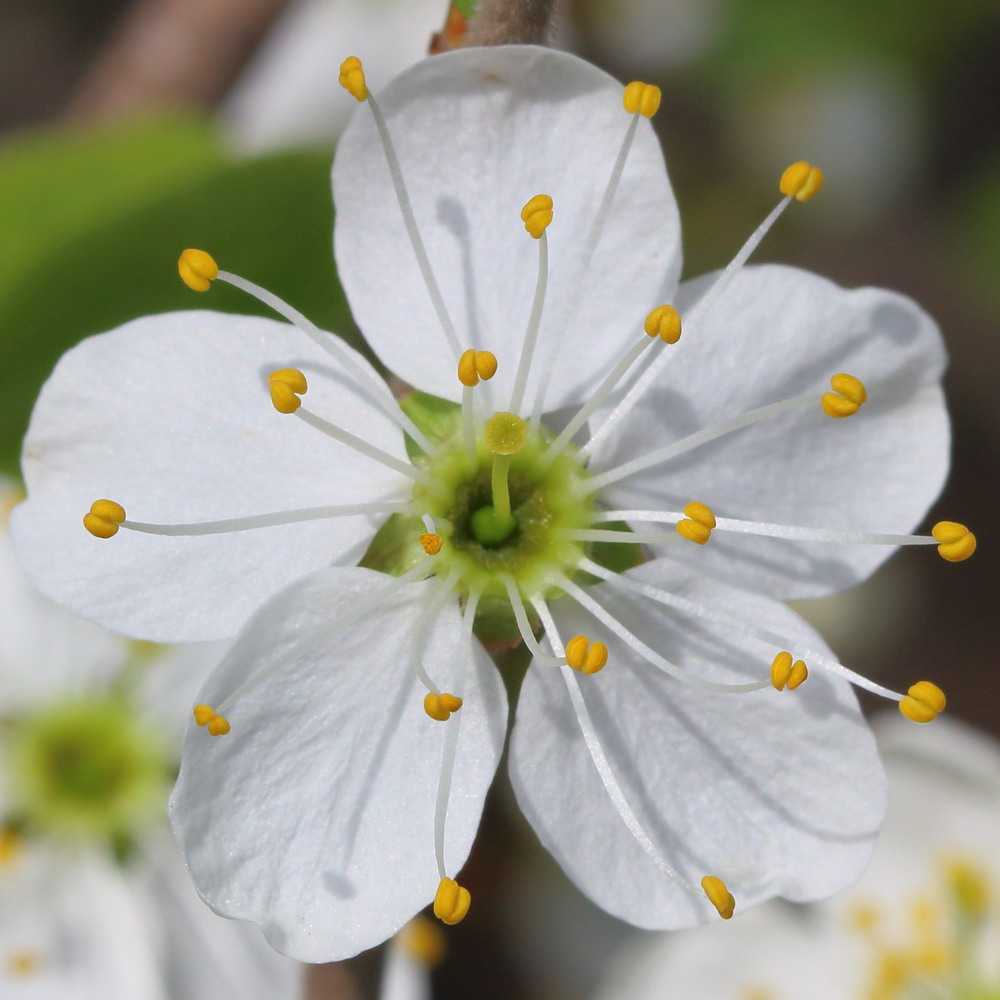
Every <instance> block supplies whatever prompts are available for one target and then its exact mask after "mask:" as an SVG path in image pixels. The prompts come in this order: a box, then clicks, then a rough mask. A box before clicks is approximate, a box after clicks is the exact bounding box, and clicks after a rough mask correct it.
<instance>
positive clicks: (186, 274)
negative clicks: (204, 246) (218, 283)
mask: <svg viewBox="0 0 1000 1000" xmlns="http://www.w3.org/2000/svg"><path fill="white" fill-rule="evenodd" d="M177 273H178V274H179V275H180V276H181V281H183V282H184V284H185V285H187V286H188V288H190V289H191V290H192V291H195V292H207V291H208V290H209V288H211V286H212V282H213V281H215V279H216V278H217V277H218V276H219V265H218V264H216V263H215V258H214V257H213V256H212V255H211V254H210V253H205V251H204V250H185V251H184V252H183V253H182V254H181V255H180V257H179V258H178V260H177Z"/></svg>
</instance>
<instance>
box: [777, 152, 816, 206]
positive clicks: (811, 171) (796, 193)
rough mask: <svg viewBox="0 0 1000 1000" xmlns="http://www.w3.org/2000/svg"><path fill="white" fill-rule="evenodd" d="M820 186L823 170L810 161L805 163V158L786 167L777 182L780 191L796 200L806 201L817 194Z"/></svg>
mask: <svg viewBox="0 0 1000 1000" xmlns="http://www.w3.org/2000/svg"><path fill="white" fill-rule="evenodd" d="M822 186H823V171H822V170H820V169H819V167H814V166H813V165H812V164H811V163H806V161H805V160H799V162H798V163H793V164H792V165H791V166H790V167H786V168H785V172H784V173H783V174H782V175H781V180H780V181H779V182H778V188H779V189H780V191H781V193H782V194H783V195H787V196H788V197H791V198H794V199H795V200H796V201H808V200H809V199H810V198H812V197H813V196H814V195H817V194H819V189H820V188H821V187H822Z"/></svg>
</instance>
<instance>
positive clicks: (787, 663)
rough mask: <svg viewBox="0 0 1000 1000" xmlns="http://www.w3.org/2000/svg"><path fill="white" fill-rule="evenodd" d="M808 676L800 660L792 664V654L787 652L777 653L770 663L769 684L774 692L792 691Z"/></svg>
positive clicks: (806, 669)
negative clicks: (772, 686) (786, 689)
mask: <svg viewBox="0 0 1000 1000" xmlns="http://www.w3.org/2000/svg"><path fill="white" fill-rule="evenodd" d="M808 676H809V670H808V668H807V667H806V665H805V663H803V662H802V660H796V661H795V662H794V663H793V662H792V654H791V653H789V652H788V651H787V650H783V651H782V652H780V653H778V655H777V656H776V657H775V658H774V661H773V662H772V663H771V684H773V685H774V689H775V691H784V690H785V688H786V687H787V688H788V690H789V691H794V690H795V689H796V688H797V687H798V686H799V685H800V684H801V683H803V681H805V679H806V678H807V677H808Z"/></svg>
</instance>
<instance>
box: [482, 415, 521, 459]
mask: <svg viewBox="0 0 1000 1000" xmlns="http://www.w3.org/2000/svg"><path fill="white" fill-rule="evenodd" d="M485 431H486V444H487V446H488V447H489V449H490V451H492V452H493V454H494V455H516V454H517V453H518V452H519V451H520V450H521V449H522V448H523V447H524V442H525V441H526V440H527V438H528V425H527V424H526V423H525V422H524V421H523V420H522V419H521V418H520V417H519V416H517V414H516V413H505V412H503V411H501V412H500V413H494V414H493V416H492V417H490V419H489V420H487V421H486V428H485Z"/></svg>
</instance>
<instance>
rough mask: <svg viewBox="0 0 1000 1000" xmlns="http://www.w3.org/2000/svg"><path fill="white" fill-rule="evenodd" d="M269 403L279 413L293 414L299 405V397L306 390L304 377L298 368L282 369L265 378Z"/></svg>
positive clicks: (300, 402) (307, 385)
mask: <svg viewBox="0 0 1000 1000" xmlns="http://www.w3.org/2000/svg"><path fill="white" fill-rule="evenodd" d="M267 386H268V388H269V389H270V390H271V402H272V403H274V408H275V409H276V410H277V411H278V412H279V413H294V412H295V411H296V410H297V409H298V408H299V407H300V406H301V405H302V400H301V399H299V396H301V395H303V394H304V393H305V392H306V391H307V390H308V389H309V384H308V382H306V377H305V375H304V374H303V373H302V372H301V371H299V369H298V368H282V369H280V370H279V371H276V372H271V374H270V375H268V377H267Z"/></svg>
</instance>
